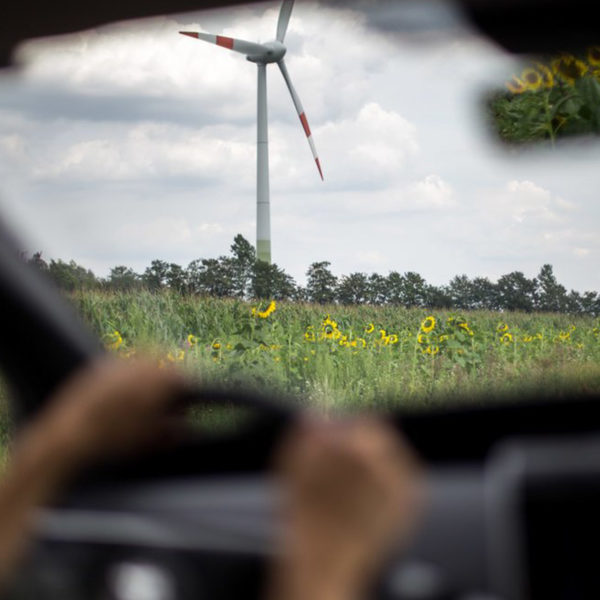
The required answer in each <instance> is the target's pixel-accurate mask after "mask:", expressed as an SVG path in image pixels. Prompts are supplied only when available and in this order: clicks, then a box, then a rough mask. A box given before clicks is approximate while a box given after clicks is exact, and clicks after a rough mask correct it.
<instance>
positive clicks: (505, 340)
mask: <svg viewBox="0 0 600 600" xmlns="http://www.w3.org/2000/svg"><path fill="white" fill-rule="evenodd" d="M500 341H501V342H502V343H503V344H510V343H511V342H512V341H513V336H512V334H511V333H508V332H506V333H505V334H504V335H503V336H502V337H501V338H500Z"/></svg>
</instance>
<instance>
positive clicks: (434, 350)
mask: <svg viewBox="0 0 600 600" xmlns="http://www.w3.org/2000/svg"><path fill="white" fill-rule="evenodd" d="M439 351H440V347H439V346H427V348H425V350H423V354H429V355H431V356H435V355H436V354H437V353H438V352H439Z"/></svg>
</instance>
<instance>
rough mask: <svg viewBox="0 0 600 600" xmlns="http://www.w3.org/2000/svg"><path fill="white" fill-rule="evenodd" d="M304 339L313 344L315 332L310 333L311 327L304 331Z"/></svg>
mask: <svg viewBox="0 0 600 600" xmlns="http://www.w3.org/2000/svg"><path fill="white" fill-rule="evenodd" d="M304 339H305V340H306V341H307V342H314V341H315V332H314V331H312V327H311V328H309V329H307V330H306V332H305V333H304Z"/></svg>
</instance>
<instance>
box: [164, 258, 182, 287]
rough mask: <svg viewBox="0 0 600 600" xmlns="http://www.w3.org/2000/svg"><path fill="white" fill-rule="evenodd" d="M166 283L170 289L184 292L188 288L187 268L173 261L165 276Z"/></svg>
mask: <svg viewBox="0 0 600 600" xmlns="http://www.w3.org/2000/svg"><path fill="white" fill-rule="evenodd" d="M165 283H166V284H167V285H168V286H169V289H171V290H175V291H176V292H179V293H180V294H183V293H184V292H185V291H186V290H187V279H186V273H185V270H184V269H182V268H181V267H180V266H179V265H178V264H176V263H171V264H170V265H169V269H168V270H167V274H166V276H165Z"/></svg>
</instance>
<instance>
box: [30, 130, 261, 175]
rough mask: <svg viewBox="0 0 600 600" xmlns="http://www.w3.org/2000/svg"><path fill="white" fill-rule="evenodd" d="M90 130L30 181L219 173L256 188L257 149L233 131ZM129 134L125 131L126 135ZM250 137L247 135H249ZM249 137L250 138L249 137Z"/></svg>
mask: <svg viewBox="0 0 600 600" xmlns="http://www.w3.org/2000/svg"><path fill="white" fill-rule="evenodd" d="M95 129H96V130H95V131H94V128H93V127H88V128H87V130H86V131H85V132H82V135H88V136H92V139H83V140H78V141H75V142H73V143H70V144H67V145H66V146H65V147H62V148H58V149H57V150H58V151H57V152H55V153H53V155H51V156H47V155H46V156H44V158H42V157H38V160H37V161H36V166H35V167H33V170H32V175H33V176H34V177H35V178H36V179H38V180H53V179H56V180H60V181H61V182H63V183H64V182H65V181H67V180H69V179H71V180H74V181H96V182H100V181H104V182H110V181H123V180H130V179H146V180H148V181H150V180H153V179H156V178H170V177H182V176H187V177H191V178H197V179H201V178H208V179H213V178H214V177H215V175H216V174H217V173H220V172H226V171H227V172H229V173H230V174H231V176H233V175H234V174H235V181H236V182H237V183H238V184H244V185H246V186H252V185H253V180H254V170H253V169H252V168H251V160H248V159H249V157H251V158H253V157H254V156H255V148H254V144H252V143H251V142H250V140H249V139H242V138H241V137H240V135H239V132H238V131H235V132H234V131H233V130H232V129H231V128H228V127H223V128H218V127H217V128H214V127H206V128H203V129H200V130H196V129H194V128H192V127H184V126H178V125H173V124H162V123H139V124H133V125H130V126H128V127H127V128H120V129H118V130H117V131H113V132H108V135H106V137H103V138H100V139H97V138H96V139H94V137H93V136H95V135H97V134H99V133H102V130H103V126H102V124H100V125H98V126H97V127H96V128H95ZM123 129H125V131H123ZM248 134H249V132H248ZM248 137H250V135H248Z"/></svg>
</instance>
